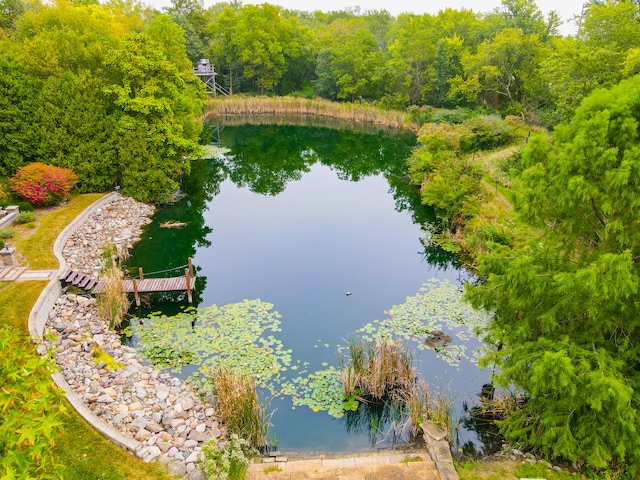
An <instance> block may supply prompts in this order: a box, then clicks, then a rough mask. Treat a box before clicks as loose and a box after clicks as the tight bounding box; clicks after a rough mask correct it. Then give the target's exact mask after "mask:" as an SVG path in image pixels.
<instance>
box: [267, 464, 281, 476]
mask: <svg viewBox="0 0 640 480" xmlns="http://www.w3.org/2000/svg"><path fill="white" fill-rule="evenodd" d="M281 471H282V469H281V468H280V467H278V466H277V465H271V466H269V467H265V468H264V473H265V474H268V473H276V472H281Z"/></svg>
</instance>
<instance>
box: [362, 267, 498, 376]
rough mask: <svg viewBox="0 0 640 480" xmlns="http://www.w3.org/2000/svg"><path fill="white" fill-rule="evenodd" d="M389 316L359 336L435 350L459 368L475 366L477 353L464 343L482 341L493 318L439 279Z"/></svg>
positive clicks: (366, 328)
mask: <svg viewBox="0 0 640 480" xmlns="http://www.w3.org/2000/svg"><path fill="white" fill-rule="evenodd" d="M386 313H387V315H388V316H389V317H388V318H386V319H384V320H381V321H380V320H376V321H374V322H371V323H369V324H367V325H365V326H364V327H362V328H360V329H359V330H357V331H356V333H359V334H361V335H362V338H363V339H365V340H368V341H374V340H379V339H384V338H389V339H403V340H405V341H411V342H413V343H414V344H415V346H416V348H418V349H419V350H432V351H434V352H435V353H436V356H437V357H438V358H441V359H442V360H444V361H445V362H447V363H448V364H449V365H452V366H458V365H459V364H460V361H461V360H462V359H463V358H465V359H467V360H469V361H471V362H474V363H475V362H476V355H477V352H471V353H470V352H467V345H465V342H469V340H471V339H472V338H480V337H481V336H482V334H483V332H484V331H485V329H486V327H487V326H488V325H489V322H490V320H491V315H490V314H488V313H486V312H484V311H480V310H475V309H474V308H473V307H471V306H470V305H469V304H468V303H466V302H465V301H464V299H463V294H462V291H461V289H460V288H459V287H457V286H455V285H453V284H452V283H450V282H448V281H446V280H445V281H443V280H436V279H431V280H429V281H428V282H427V283H425V284H424V285H423V286H422V288H421V289H420V291H419V292H418V294H416V295H414V296H412V297H407V299H406V301H405V303H403V304H401V305H395V306H393V307H392V308H391V309H389V310H388V311H387V312H386ZM447 337H449V338H450V339H451V341H450V342H448V341H447V340H448V339H447ZM434 339H436V340H438V339H441V340H442V341H434ZM456 342H457V343H456Z"/></svg>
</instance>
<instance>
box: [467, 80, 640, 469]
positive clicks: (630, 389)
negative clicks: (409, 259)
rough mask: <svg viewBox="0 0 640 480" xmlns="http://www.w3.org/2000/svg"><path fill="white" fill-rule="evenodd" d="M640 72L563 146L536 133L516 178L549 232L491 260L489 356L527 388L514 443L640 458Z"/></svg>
mask: <svg viewBox="0 0 640 480" xmlns="http://www.w3.org/2000/svg"><path fill="white" fill-rule="evenodd" d="M639 125H640V76H638V77H635V78H632V79H630V80H627V81H624V82H622V83H621V84H620V85H618V86H617V87H614V88H612V89H611V90H599V91H596V92H595V93H593V94H592V95H591V96H589V97H588V98H587V99H585V101H584V102H583V103H582V105H581V106H580V107H579V108H578V110H577V111H576V115H575V117H574V118H573V120H572V121H571V122H570V123H568V124H566V125H563V126H561V127H560V128H558V130H557V133H556V134H555V137H554V139H553V141H552V142H549V141H547V140H545V139H544V138H541V137H539V138H533V139H532V141H531V142H530V144H529V146H528V147H527V148H526V149H525V151H524V153H523V160H524V161H525V163H526V166H527V168H526V169H525V170H524V171H523V172H522V174H521V175H520V177H519V179H518V183H517V185H516V192H517V195H516V208H517V210H518V213H519V215H520V217H521V218H522V219H523V220H525V221H527V222H528V223H530V224H531V225H533V226H536V227H538V228H539V229H540V231H541V236H540V237H539V238H535V239H533V240H532V241H530V243H529V244H528V245H526V246H525V247H523V248H521V249H518V250H512V249H509V248H506V247H504V248H502V249H497V250H494V252H493V253H491V254H489V255H488V256H486V257H485V258H484V259H482V262H481V266H480V271H481V273H482V274H483V275H485V276H486V282H485V283H484V284H482V285H480V286H478V287H475V288H471V289H470V291H469V297H470V298H471V299H472V301H473V302H474V303H475V304H476V305H477V306H481V305H482V306H484V307H485V308H487V309H490V310H494V311H495V312H496V316H495V318H496V321H495V323H494V325H493V328H492V337H493V339H494V340H495V342H496V345H497V346H499V347H498V348H496V350H495V351H494V352H493V353H491V354H490V355H489V356H488V357H487V358H486V359H485V361H486V362H487V363H491V362H496V363H497V364H498V365H499V366H500V369H501V373H500V374H499V378H500V382H501V383H502V384H503V385H505V386H509V385H515V386H517V387H518V388H521V389H522V390H524V391H525V392H526V394H527V396H528V397H527V398H528V400H527V402H526V404H525V405H524V406H523V407H522V408H521V409H520V410H518V411H517V412H516V413H515V415H514V416H513V417H512V418H510V419H509V420H507V421H506V422H505V423H504V424H503V428H504V432H505V433H506V434H507V436H508V437H509V438H511V439H512V440H517V441H523V442H525V443H527V444H529V445H531V446H533V447H536V448H537V449H539V450H540V451H541V452H543V453H545V454H546V455H548V456H551V457H561V458H565V459H569V460H571V461H584V462H586V464H587V465H590V466H591V467H594V468H604V467H607V466H608V465H611V464H614V463H618V464H621V465H623V466H625V468H628V470H629V471H630V472H631V473H634V472H635V473H638V465H640V435H638V428H639V427H640V411H639V410H638V400H640V395H639V393H640V375H639V371H638V367H637V366H638V364H639V361H640V320H639V318H640V317H639V315H638V314H639V305H640V304H639V302H640V281H639V279H640V265H639V261H640V228H638V227H639V223H640V208H639V207H640V197H639V196H638V190H639V187H640V138H639V135H640V129H639Z"/></svg>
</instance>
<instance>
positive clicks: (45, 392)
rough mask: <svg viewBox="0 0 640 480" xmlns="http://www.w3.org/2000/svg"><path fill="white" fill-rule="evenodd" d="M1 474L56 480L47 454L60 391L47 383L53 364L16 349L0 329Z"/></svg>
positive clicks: (57, 421)
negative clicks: (0, 353) (0, 351)
mask: <svg viewBox="0 0 640 480" xmlns="http://www.w3.org/2000/svg"><path fill="white" fill-rule="evenodd" d="M0 350H2V355H0V412H2V421H1V422H0V474H1V475H2V478H24V479H35V478H41V479H54V478H60V473H61V469H62V466H61V465H56V464H55V460H54V458H53V455H52V453H51V449H52V447H53V446H54V445H55V438H56V434H57V430H58V428H59V427H60V426H61V425H62V415H63V414H64V413H65V410H66V408H65V406H64V403H63V392H62V391H61V390H60V389H58V388H57V387H55V386H53V385H52V384H51V378H50V375H51V374H52V373H53V372H54V363H53V361H52V359H51V358H50V357H39V356H37V355H35V354H34V353H30V352H28V351H27V350H26V349H25V348H24V347H22V346H20V345H16V343H15V331H14V330H12V329H11V328H9V327H8V326H6V325H4V324H2V325H0Z"/></svg>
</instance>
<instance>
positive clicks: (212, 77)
mask: <svg viewBox="0 0 640 480" xmlns="http://www.w3.org/2000/svg"><path fill="white" fill-rule="evenodd" d="M193 74H194V75H195V76H197V77H199V78H200V80H202V81H203V82H204V84H205V85H206V86H207V93H209V94H211V93H213V95H214V96H216V95H217V94H218V93H221V94H222V95H229V91H228V90H227V89H226V88H224V87H223V86H222V85H220V84H218V83H217V82H216V75H217V74H218V73H217V72H216V69H215V68H214V66H213V65H211V63H210V62H209V59H208V58H201V59H200V61H199V62H198V64H197V65H196V66H195V67H193Z"/></svg>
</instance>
